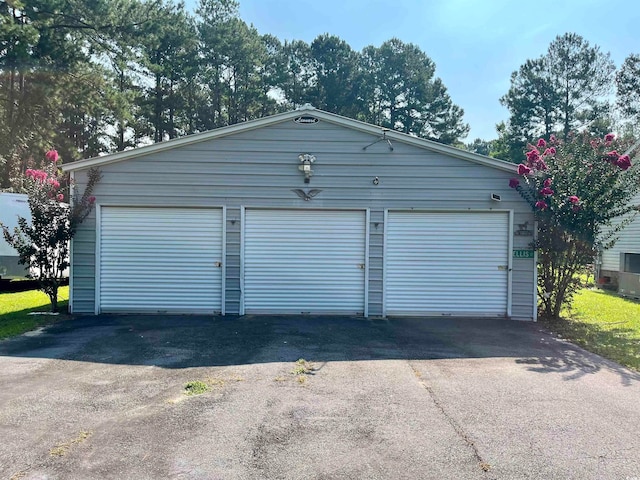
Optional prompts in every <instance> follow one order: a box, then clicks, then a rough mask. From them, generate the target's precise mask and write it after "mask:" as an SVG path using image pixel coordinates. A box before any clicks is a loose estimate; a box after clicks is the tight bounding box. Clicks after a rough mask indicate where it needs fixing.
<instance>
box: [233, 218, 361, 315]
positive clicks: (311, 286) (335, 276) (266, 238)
mask: <svg viewBox="0 0 640 480" xmlns="http://www.w3.org/2000/svg"><path fill="white" fill-rule="evenodd" d="M364 263H365V212H364V211H324V210H262V209H247V210H246V211H245V237H244V305H245V312H246V313H303V312H304V313H349V314H352V313H359V314H362V313H363V312H364V276H365V275H364V273H365V272H364V269H363V265H364Z"/></svg>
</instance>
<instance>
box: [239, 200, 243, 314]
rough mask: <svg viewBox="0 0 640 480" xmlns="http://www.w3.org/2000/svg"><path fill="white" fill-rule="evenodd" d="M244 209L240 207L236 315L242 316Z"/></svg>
mask: <svg viewBox="0 0 640 480" xmlns="http://www.w3.org/2000/svg"><path fill="white" fill-rule="evenodd" d="M244 215H245V208H244V205H241V206H240V307H239V308H238V314H239V315H244V236H245V234H244V224H245V219H244Z"/></svg>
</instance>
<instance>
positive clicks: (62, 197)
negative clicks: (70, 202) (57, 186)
mask: <svg viewBox="0 0 640 480" xmlns="http://www.w3.org/2000/svg"><path fill="white" fill-rule="evenodd" d="M56 199H57V200H58V201H59V202H61V201H63V200H64V195H63V194H61V193H59V194H58V195H57V196H56Z"/></svg>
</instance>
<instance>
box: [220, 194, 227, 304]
mask: <svg viewBox="0 0 640 480" xmlns="http://www.w3.org/2000/svg"><path fill="white" fill-rule="evenodd" d="M221 235H222V253H221V254H220V256H221V257H222V258H220V263H222V265H221V266H220V315H222V316H223V317H224V315H225V313H226V304H227V207H226V206H224V205H223V207H222V233H221Z"/></svg>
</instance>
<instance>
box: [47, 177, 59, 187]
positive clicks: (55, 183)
mask: <svg viewBox="0 0 640 480" xmlns="http://www.w3.org/2000/svg"><path fill="white" fill-rule="evenodd" d="M47 183H49V184H50V185H51V186H52V187H53V188H55V189H56V190H57V189H58V188H60V182H59V181H58V180H56V179H55V178H53V177H49V180H47Z"/></svg>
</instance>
